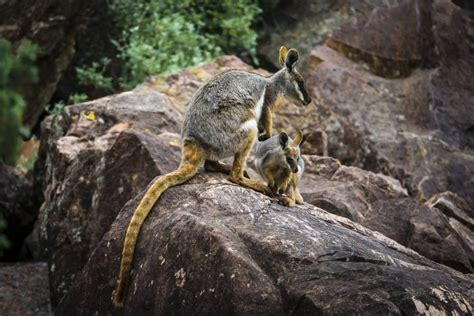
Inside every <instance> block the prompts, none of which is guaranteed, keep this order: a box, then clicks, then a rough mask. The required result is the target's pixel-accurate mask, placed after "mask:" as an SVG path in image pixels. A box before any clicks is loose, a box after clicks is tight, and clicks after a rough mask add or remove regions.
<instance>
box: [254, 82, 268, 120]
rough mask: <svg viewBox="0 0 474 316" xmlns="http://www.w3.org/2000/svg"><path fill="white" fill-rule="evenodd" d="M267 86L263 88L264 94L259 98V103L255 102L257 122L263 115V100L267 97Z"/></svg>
mask: <svg viewBox="0 0 474 316" xmlns="http://www.w3.org/2000/svg"><path fill="white" fill-rule="evenodd" d="M265 90H266V89H265V88H263V91H262V94H261V95H260V98H258V101H257V103H256V104H255V117H256V118H257V122H258V121H259V120H260V117H261V116H262V109H263V101H264V99H265Z"/></svg>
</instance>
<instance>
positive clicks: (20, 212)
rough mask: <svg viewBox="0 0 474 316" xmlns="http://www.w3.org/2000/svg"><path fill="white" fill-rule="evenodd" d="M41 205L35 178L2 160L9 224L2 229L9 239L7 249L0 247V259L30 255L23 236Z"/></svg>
mask: <svg viewBox="0 0 474 316" xmlns="http://www.w3.org/2000/svg"><path fill="white" fill-rule="evenodd" d="M38 209H39V205H38V203H37V201H36V196H35V194H34V192H33V184H32V181H31V180H29V179H28V178H27V177H25V176H24V175H22V174H21V173H19V172H18V171H17V170H16V169H15V168H13V167H11V166H7V165H5V164H4V163H3V162H1V161H0V218H1V219H3V220H4V221H5V224H6V227H5V228H4V230H3V231H2V230H0V233H1V234H2V235H4V237H6V238H7V240H8V242H9V247H8V248H7V249H0V261H15V260H18V259H19V258H21V257H23V258H24V257H25V256H26V255H27V254H26V253H25V249H24V248H23V240H24V239H25V238H26V236H27V235H28V234H29V233H30V232H31V230H32V229H33V225H34V222H35V220H36V218H37V216H38Z"/></svg>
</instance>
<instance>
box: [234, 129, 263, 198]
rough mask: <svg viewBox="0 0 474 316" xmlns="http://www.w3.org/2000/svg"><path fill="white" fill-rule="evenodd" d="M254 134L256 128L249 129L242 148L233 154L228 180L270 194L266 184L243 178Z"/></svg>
mask: <svg viewBox="0 0 474 316" xmlns="http://www.w3.org/2000/svg"><path fill="white" fill-rule="evenodd" d="M256 134H257V131H256V130H249V132H248V133H247V137H246V138H245V139H244V140H243V142H242V144H243V146H242V150H241V151H240V152H238V153H236V154H235V155H234V163H233V165H232V170H231V171H230V175H229V181H231V182H234V183H237V184H239V185H241V186H244V187H247V188H250V189H253V190H255V191H258V192H260V193H263V194H266V195H269V196H271V194H272V193H271V191H270V189H269V188H268V187H267V186H265V185H264V184H262V183H260V182H258V181H255V180H251V179H247V178H244V166H245V162H246V160H247V157H248V155H249V153H250V150H251V149H252V145H253V143H254V141H255V137H256V136H257V135H256Z"/></svg>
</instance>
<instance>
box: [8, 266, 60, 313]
mask: <svg viewBox="0 0 474 316" xmlns="http://www.w3.org/2000/svg"><path fill="white" fill-rule="evenodd" d="M0 314H1V315H4V316H16V315H21V316H30V315H31V316H33V315H34V316H49V315H53V313H52V312H51V304H50V299H49V281H48V265H47V264H46V263H17V264H15V265H11V266H1V267H0Z"/></svg>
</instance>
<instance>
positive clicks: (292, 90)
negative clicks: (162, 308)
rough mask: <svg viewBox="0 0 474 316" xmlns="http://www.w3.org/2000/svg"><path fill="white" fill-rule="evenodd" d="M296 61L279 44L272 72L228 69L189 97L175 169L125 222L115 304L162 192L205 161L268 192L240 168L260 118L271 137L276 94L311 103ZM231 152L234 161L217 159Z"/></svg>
mask: <svg viewBox="0 0 474 316" xmlns="http://www.w3.org/2000/svg"><path fill="white" fill-rule="evenodd" d="M297 61H298V52H297V51H296V49H290V50H288V49H287V48H286V47H281V48H280V63H281V64H282V66H283V67H282V69H281V70H279V71H278V72H276V73H275V74H273V75H272V76H270V77H264V76H261V75H259V74H256V73H252V72H247V71H241V70H229V71H226V72H223V73H221V74H218V75H216V76H215V77H214V78H212V79H210V80H209V82H207V83H206V84H205V85H204V86H202V87H201V88H200V89H199V90H198V91H197V92H196V94H195V95H194V96H193V98H192V99H191V101H190V103H189V106H188V108H187V111H186V115H185V118H184V125H183V129H182V133H181V139H182V141H181V163H180V165H179V167H178V169H177V170H176V171H173V172H171V173H168V174H166V175H163V176H161V177H159V178H156V179H154V180H153V181H154V182H153V183H152V184H151V185H150V186H149V187H148V190H147V191H146V193H145V195H144V196H143V198H142V200H141V201H140V203H139V205H138V207H137V209H136V210H135V212H134V213H133V216H132V219H131V220H130V224H129V225H128V228H127V232H126V234H125V241H124V246H123V251H122V260H121V262H120V271H119V275H118V281H117V286H116V288H115V293H114V298H113V303H114V305H115V306H116V307H119V308H120V307H123V299H124V291H125V288H126V284H127V283H128V278H129V274H130V269H131V266H132V259H133V253H134V250H135V244H136V241H137V238H138V234H139V232H140V228H141V226H142V224H143V222H144V221H145V218H146V217H147V215H148V213H149V212H150V210H151V208H152V207H153V205H154V204H155V202H156V201H157V200H158V198H159V197H160V195H161V194H162V193H163V191H165V190H166V189H168V188H170V187H172V186H175V185H178V184H181V183H183V182H185V181H187V180H188V179H190V178H191V177H193V176H194V175H195V174H196V172H197V171H198V169H199V167H200V166H202V165H203V164H204V167H205V169H206V170H208V171H216V172H224V173H228V174H229V180H230V181H232V182H234V183H237V184H240V185H242V186H245V187H248V188H251V189H254V190H256V191H258V192H262V193H265V194H270V193H271V192H270V190H269V189H268V188H267V187H266V186H265V185H263V184H262V183H260V182H258V181H255V180H251V179H248V178H246V177H244V167H245V162H246V159H247V156H248V154H249V152H250V150H251V149H252V146H253V143H254V141H255V139H256V138H257V134H258V125H259V122H260V120H263V121H262V122H261V123H263V124H262V126H263V129H265V134H268V135H270V136H271V109H272V106H273V105H274V104H275V103H276V101H277V100H278V99H279V97H280V96H287V97H289V98H290V99H292V100H294V101H296V102H297V103H299V104H304V105H307V104H309V103H310V102H311V98H310V97H309V94H308V92H307V91H306V89H305V86H304V80H303V77H302V76H301V75H300V74H299V73H298V72H297V71H296V69H295V64H296V62H297ZM232 156H233V157H234V162H233V165H232V166H228V165H224V164H222V163H220V162H219V160H220V159H224V158H228V157H232Z"/></svg>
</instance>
